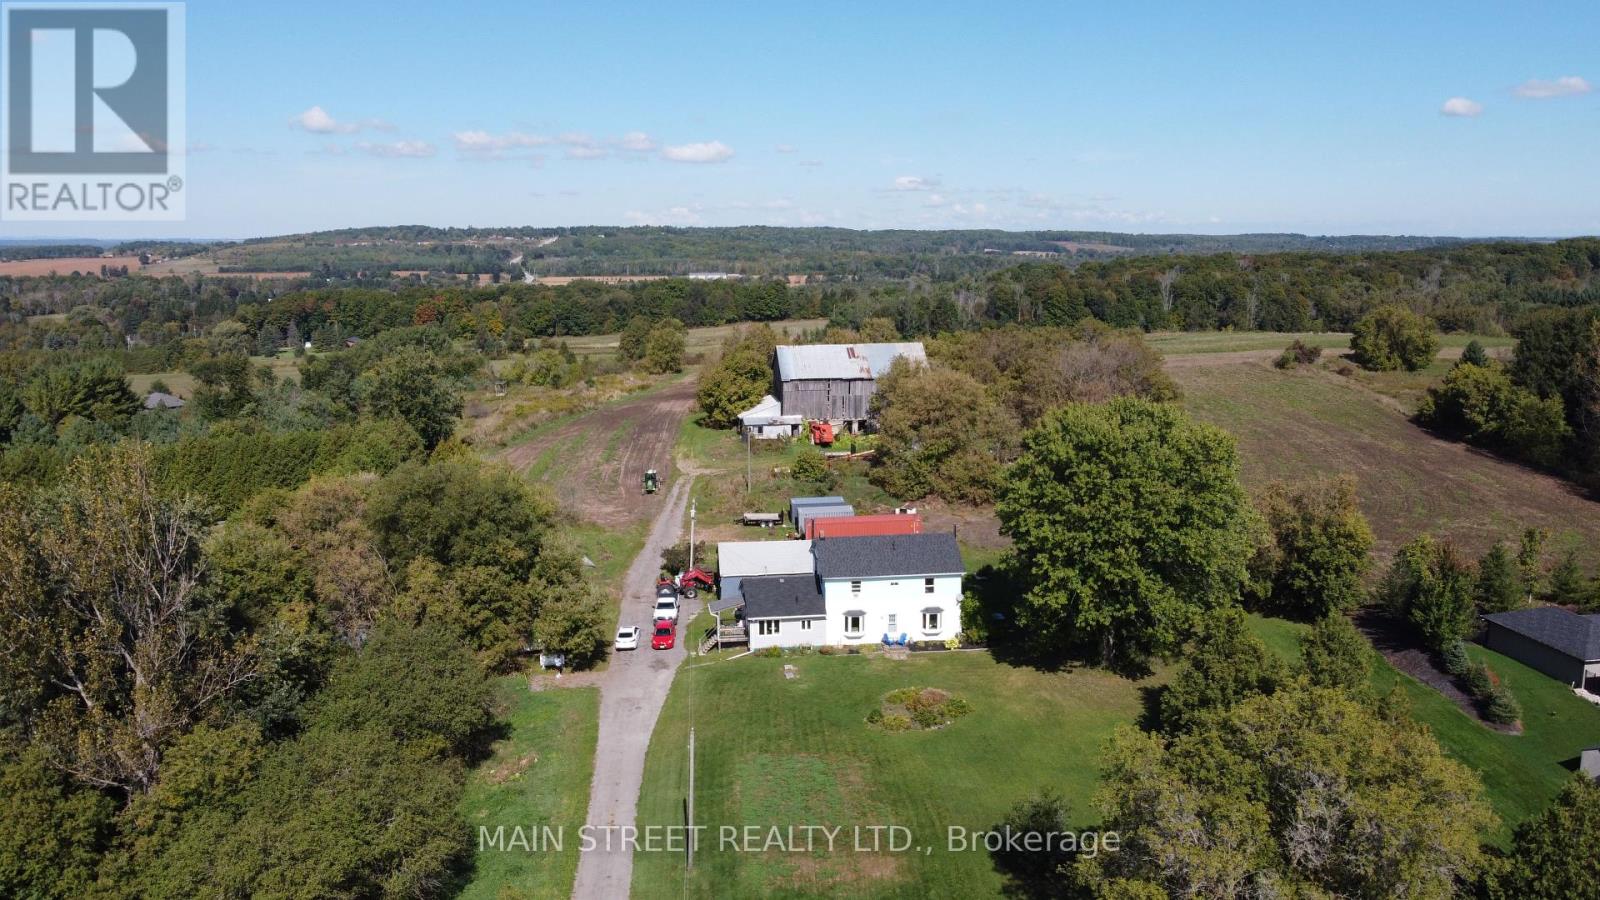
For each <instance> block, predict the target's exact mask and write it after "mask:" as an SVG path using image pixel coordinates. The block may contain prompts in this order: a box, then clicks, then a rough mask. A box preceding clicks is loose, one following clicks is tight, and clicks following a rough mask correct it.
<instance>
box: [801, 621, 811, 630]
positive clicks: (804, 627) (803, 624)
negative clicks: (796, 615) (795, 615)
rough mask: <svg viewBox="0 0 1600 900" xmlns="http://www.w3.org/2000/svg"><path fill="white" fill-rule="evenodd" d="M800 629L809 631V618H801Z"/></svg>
mask: <svg viewBox="0 0 1600 900" xmlns="http://www.w3.org/2000/svg"><path fill="white" fill-rule="evenodd" d="M800 630H801V631H810V630H811V620H810V619H801V620H800Z"/></svg>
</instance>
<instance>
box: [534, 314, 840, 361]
mask: <svg viewBox="0 0 1600 900" xmlns="http://www.w3.org/2000/svg"><path fill="white" fill-rule="evenodd" d="M755 324H756V323H753V322H738V323H735V324H733V325H715V326H712V327H708V328H691V329H689V333H688V334H687V335H686V336H685V337H684V342H683V349H684V352H685V353H687V354H689V355H691V356H692V355H695V354H707V353H714V352H716V351H718V350H720V349H721V348H722V344H723V342H724V341H726V340H727V339H728V337H729V336H730V335H733V334H736V333H738V332H739V331H742V330H743V329H745V328H751V327H753V326H754V325H755ZM766 324H767V326H768V327H770V328H771V329H772V330H773V331H776V332H777V333H778V335H779V336H780V337H795V336H797V335H799V334H801V333H803V332H806V331H815V330H817V329H819V328H822V327H824V326H826V325H827V324H828V320H827V319H784V320H783V321H780V322H767V323H766ZM621 339H622V335H620V334H593V335H584V336H580V337H567V338H562V339H561V340H562V341H564V342H565V343H566V345H567V346H568V347H569V348H571V350H572V352H573V353H576V354H578V355H579V356H616V354H617V345H618V343H619V342H620V341H621Z"/></svg>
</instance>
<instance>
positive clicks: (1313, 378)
mask: <svg viewBox="0 0 1600 900" xmlns="http://www.w3.org/2000/svg"><path fill="white" fill-rule="evenodd" d="M1171 374H1172V375H1173V377H1174V378H1176V379H1177V380H1178V382H1179V384H1180V385H1181V386H1182V388H1183V392H1184V399H1183V405H1184V406H1185V407H1187V408H1188V409H1189V411H1190V412H1191V413H1193V414H1194V415H1195V417H1196V418H1199V419H1201V420H1202V421H1206V422H1210V423H1212V424H1214V425H1217V426H1219V427H1221V428H1223V429H1224V430H1226V431H1228V432H1229V433H1231V434H1233V435H1234V436H1235V437H1236V438H1237V439H1238V444H1239V454H1240V458H1241V470H1242V476H1243V479H1244V482H1245V486H1246V487H1247V488H1249V489H1251V490H1252V491H1259V490H1260V489H1262V488H1264V487H1265V486H1266V485H1267V484H1268V483H1270V482H1272V481H1274V480H1283V481H1289V482H1296V481H1304V480H1307V479H1311V478H1316V477H1320V476H1325V475H1338V474H1341V473H1348V474H1350V475H1353V476H1354V477H1355V479H1356V482H1357V492H1358V496H1359V498H1360V502H1361V507H1362V510H1363V512H1365V513H1366V515H1367V518H1368V519H1369V520H1370V521H1371V523H1372V527H1373V530H1374V531H1375V532H1376V533H1377V536H1378V539H1379V546H1378V558H1379V559H1387V558H1388V556H1389V554H1390V553H1392V552H1393V551H1394V550H1395V549H1396V548H1397V547H1399V546H1400V545H1401V544H1403V543H1405V542H1406V541H1409V540H1411V539H1412V538H1414V537H1416V536H1417V535H1418V534H1421V533H1423V532H1432V533H1434V534H1436V535H1441V536H1445V537H1448V538H1450V539H1452V540H1454V541H1456V542H1457V543H1459V544H1460V545H1462V546H1463V547H1464V548H1465V549H1467V550H1468V551H1470V552H1472V553H1475V554H1476V553H1479V552H1482V551H1483V550H1485V549H1487V548H1488V546H1489V545H1491V544H1492V543H1494V542H1495V541H1500V540H1508V541H1514V540H1515V539H1516V538H1517V536H1518V535H1520V534H1521V532H1522V530H1523V529H1524V528H1526V527H1530V526H1535V527H1540V528H1545V529H1548V530H1549V531H1550V532H1551V533H1552V534H1553V535H1554V540H1553V542H1552V544H1553V547H1554V548H1555V552H1560V550H1562V549H1563V548H1565V547H1568V546H1575V547H1578V548H1579V549H1580V552H1581V553H1583V554H1584V555H1585V556H1586V557H1587V558H1589V559H1590V560H1594V559H1597V558H1600V546H1597V545H1600V540H1597V539H1600V505H1597V504H1596V503H1595V502H1594V501H1592V500H1590V499H1588V498H1587V497H1585V496H1584V495H1583V494H1582V492H1580V491H1579V490H1578V489H1577V488H1575V487H1573V486H1572V485H1571V484H1569V483H1567V482H1565V481H1563V480H1561V479H1559V478H1556V477H1553V476H1550V475H1546V474H1544V473H1541V472H1537V471H1534V470H1532V469H1528V468H1525V467H1523V466H1519V465H1516V464H1514V463H1510V462H1506V461H1504V460H1501V459H1499V458H1497V457H1495V456H1492V455H1490V454H1488V453H1485V452H1482V451H1479V450H1476V449H1473V448H1472V447H1469V446H1467V445H1465V444H1462V443H1458V442H1453V441H1445V440H1441V439H1438V438H1435V437H1433V436H1431V435H1429V434H1428V433H1427V432H1425V431H1423V430H1422V429H1421V428H1418V427H1417V426H1416V425H1415V424H1413V423H1412V422H1410V421H1409V420H1408V419H1407V418H1406V416H1405V414H1404V413H1403V412H1402V411H1401V410H1399V409H1396V408H1395V406H1396V404H1394V403H1393V402H1392V401H1388V400H1386V399H1385V398H1384V397H1382V396H1379V395H1377V394H1375V393H1374V392H1373V391H1372V390H1370V389H1368V388H1366V387H1364V386H1363V385H1361V384H1357V383H1351V382H1350V380H1349V379H1345V378H1342V377H1340V376H1338V375H1334V374H1332V373H1330V372H1327V371H1323V370H1320V369H1317V368H1309V369H1302V370H1299V371H1280V370H1277V369H1274V368H1272V367H1271V366H1269V365H1264V364H1261V363H1259V362H1242V363H1241V362H1233V363H1227V364H1222V365H1216V366H1186V367H1179V368H1174V369H1173V370H1171Z"/></svg>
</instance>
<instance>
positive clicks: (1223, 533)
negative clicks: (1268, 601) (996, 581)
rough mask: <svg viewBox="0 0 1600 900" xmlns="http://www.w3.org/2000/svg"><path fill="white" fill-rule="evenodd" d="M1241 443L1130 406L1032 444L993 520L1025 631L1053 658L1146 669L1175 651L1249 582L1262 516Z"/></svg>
mask: <svg viewBox="0 0 1600 900" xmlns="http://www.w3.org/2000/svg"><path fill="white" fill-rule="evenodd" d="M1238 468H1239V464H1238V457H1237V455H1236V453H1235V450H1234V444H1233V439H1232V438H1230V437H1229V436H1228V435H1226V434H1225V433H1223V432H1222V431H1220V430H1218V429H1216V428H1213V427H1211V426H1209V425H1202V424H1198V423H1196V422H1194V421H1192V420H1191V419H1189V417H1188V416H1187V415H1185V414H1184V413H1183V412H1182V411H1180V410H1178V409H1176V408H1173V407H1170V406H1164V405H1160V404H1156V403H1151V402H1148V401H1144V400H1135V399H1131V398H1123V399H1119V400H1113V401H1111V402H1110V403H1106V404H1103V405H1088V404H1073V405H1069V406H1066V407H1064V408H1062V409H1059V410H1057V411H1055V412H1053V413H1051V414H1050V415H1048V416H1046V417H1045V419H1044V421H1043V422H1042V423H1041V424H1040V425H1039V427H1037V428H1035V429H1033V430H1032V431H1030V432H1028V433H1027V435H1026V436H1025V437H1024V438H1023V445H1022V455H1021V457H1020V458H1019V459H1018V460H1017V462H1016V463H1015V464H1014V465H1013V466H1011V467H1010V469H1009V470H1008V471H1007V472H1006V475H1005V479H1004V482H1003V484H1002V486H1001V489H1000V495H999V502H998V504H997V506H996V512H997V513H998V514H999V516H1000V521H1001V526H1002V529H1003V530H1004V532H1005V533H1006V534H1007V535H1009V536H1010V537H1011V539H1012V541H1013V549H1012V553H1011V557H1010V563H1009V566H1010V568H1011V570H1012V574H1013V576H1014V577H1015V578H1016V580H1017V583H1018V585H1019V586H1020V587H1021V589H1022V591H1023V594H1022V596H1021V597H1020V598H1019V600H1018V624H1019V625H1020V626H1021V627H1022V628H1023V629H1024V631H1025V632H1027V633H1031V634H1033V635H1035V636H1037V638H1038V640H1040V641H1041V642H1042V644H1043V647H1044V648H1045V649H1049V650H1053V651H1056V652H1068V651H1075V652H1083V651H1085V650H1087V651H1089V652H1091V653H1094V654H1096V655H1098V657H1099V658H1100V659H1101V660H1102V661H1105V662H1107V663H1112V662H1117V661H1135V662H1137V661H1141V660H1142V659H1143V658H1145V657H1147V656H1148V655H1150V654H1152V653H1161V652H1167V651H1171V650H1174V649H1176V648H1177V647H1178V646H1179V645H1180V644H1181V642H1182V641H1183V640H1184V639H1185V638H1186V637H1188V636H1189V635H1190V634H1192V633H1193V631H1194V629H1195V628H1196V626H1197V625H1198V623H1199V621H1200V619H1201V618H1202V617H1203V616H1204V615H1205V614H1206V613H1207V612H1209V611H1211V610H1214V609H1217V608H1219V607H1223V606H1227V605H1229V604H1231V603H1233V602H1234V601H1235V600H1236V599H1237V598H1238V596H1239V592H1240V589H1241V586H1242V585H1243V583H1244V581H1245V578H1246V563H1247V562H1248V560H1249V557H1250V550H1251V547H1252V545H1253V540H1252V531H1253V524H1252V522H1253V516H1252V513H1251V510H1250V506H1249V503H1248V501H1247V500H1246V499H1245V494H1244V490H1243V489H1242V488H1241V487H1240V486H1239V475H1238Z"/></svg>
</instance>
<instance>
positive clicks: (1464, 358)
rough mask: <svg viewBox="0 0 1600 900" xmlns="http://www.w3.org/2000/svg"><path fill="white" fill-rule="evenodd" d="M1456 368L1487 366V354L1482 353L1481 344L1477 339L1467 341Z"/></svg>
mask: <svg viewBox="0 0 1600 900" xmlns="http://www.w3.org/2000/svg"><path fill="white" fill-rule="evenodd" d="M1456 365H1458V366H1484V367H1487V366H1488V365H1489V354H1488V353H1486V352H1484V349H1483V344H1481V343H1479V342H1478V339H1477V338H1473V339H1472V340H1470V341H1467V346H1466V347H1465V348H1464V349H1462V351H1461V361H1460V362H1458V363H1456Z"/></svg>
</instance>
